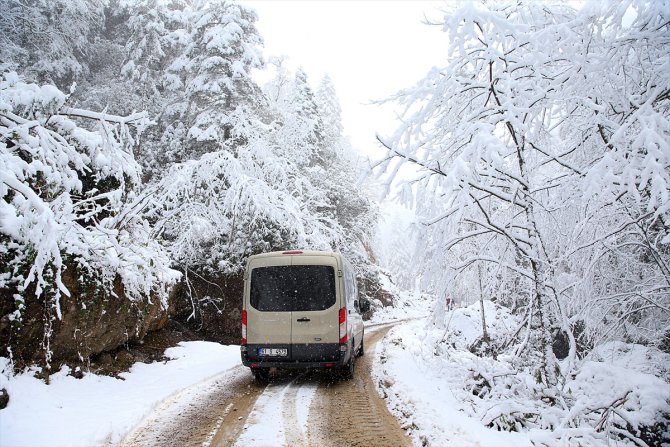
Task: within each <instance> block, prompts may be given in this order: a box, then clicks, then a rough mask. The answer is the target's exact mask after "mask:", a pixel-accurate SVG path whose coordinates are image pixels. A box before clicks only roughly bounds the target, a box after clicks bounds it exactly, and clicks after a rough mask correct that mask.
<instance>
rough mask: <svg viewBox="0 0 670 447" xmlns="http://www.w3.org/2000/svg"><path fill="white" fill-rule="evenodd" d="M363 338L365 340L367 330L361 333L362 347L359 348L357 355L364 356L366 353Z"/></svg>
mask: <svg viewBox="0 0 670 447" xmlns="http://www.w3.org/2000/svg"><path fill="white" fill-rule="evenodd" d="M363 340H365V331H363V334H362V335H361V347H360V348H358V353H357V354H356V356H357V357H363V356H364V355H365V345H363Z"/></svg>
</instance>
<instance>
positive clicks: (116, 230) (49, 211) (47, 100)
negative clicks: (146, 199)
mask: <svg viewBox="0 0 670 447" xmlns="http://www.w3.org/2000/svg"><path fill="white" fill-rule="evenodd" d="M66 100H67V96H66V95H65V94H64V93H62V92H61V91H59V90H58V89H57V88H56V87H54V86H51V85H45V86H38V85H36V84H27V83H24V82H22V81H21V79H20V78H19V77H18V76H17V75H16V73H14V72H6V73H3V74H2V77H1V78H0V137H1V140H0V155H1V158H0V167H1V169H0V197H2V200H1V201H0V237H1V239H0V240H1V241H2V245H0V250H1V251H0V257H1V259H2V261H3V270H2V272H1V273H0V274H1V276H0V287H2V288H15V290H17V291H18V292H19V294H18V295H15V297H16V299H17V300H19V301H21V302H25V300H29V299H33V298H34V297H33V296H29V294H26V293H24V292H25V291H26V290H27V289H28V288H29V287H30V286H34V296H35V297H40V296H41V295H43V294H45V293H46V294H47V297H46V300H47V301H48V302H51V301H50V300H52V299H53V302H51V304H53V306H54V309H55V311H56V314H57V315H58V316H59V317H60V315H61V309H60V305H59V300H60V296H61V294H66V295H69V291H68V290H67V288H66V287H65V285H64V284H63V283H62V282H61V274H62V271H63V269H64V268H66V266H67V265H66V264H69V265H70V266H71V267H72V266H77V268H81V269H82V270H83V271H86V272H87V273H88V274H90V275H91V276H93V277H95V278H96V280H97V281H98V282H99V284H100V285H101V286H102V287H109V288H111V283H112V282H113V281H114V279H115V278H116V276H117V275H119V276H120V277H121V279H122V282H123V285H124V287H125V291H126V293H127V294H128V296H129V297H130V298H131V299H150V298H149V296H150V295H152V294H155V296H158V297H159V298H160V299H161V300H162V302H163V304H164V306H166V307H167V295H166V287H167V286H168V285H169V284H170V283H172V282H174V281H175V280H176V279H177V278H178V274H177V273H176V272H174V271H173V270H170V269H169V262H170V261H169V259H168V258H167V256H166V255H165V252H164V251H163V250H162V249H161V248H160V246H159V245H158V244H157V243H156V242H155V241H154V240H153V239H152V238H151V235H150V229H149V227H148V224H147V222H146V221H145V220H143V219H142V218H141V217H139V216H137V215H136V214H135V213H134V212H133V206H134V203H133V197H134V196H135V194H134V191H135V189H136V187H137V185H139V182H140V168H139V166H138V164H137V163H136V162H135V160H134V159H133V156H132V153H131V151H130V148H131V147H132V145H133V144H134V139H135V138H137V135H138V134H137V132H135V131H131V130H130V129H129V126H133V127H135V128H141V127H143V126H144V125H145V124H146V122H147V119H146V116H145V114H136V115H134V116H128V117H118V116H110V115H104V114H98V113H93V112H89V111H85V110H79V109H72V108H68V107H66V106H65V103H66ZM74 117H85V118H88V119H93V120H95V121H97V124H96V125H95V126H94V128H93V129H92V130H88V129H85V128H83V127H81V126H80V125H78V124H77V122H76V121H75V119H74ZM67 261H71V262H70V263H68V262H67ZM18 307H19V310H20V308H21V307H22V306H21V305H19V306H18ZM18 316H19V315H17V317H18Z"/></svg>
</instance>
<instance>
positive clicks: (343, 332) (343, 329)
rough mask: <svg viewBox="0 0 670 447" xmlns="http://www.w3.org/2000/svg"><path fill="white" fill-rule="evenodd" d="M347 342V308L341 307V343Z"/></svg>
mask: <svg viewBox="0 0 670 447" xmlns="http://www.w3.org/2000/svg"><path fill="white" fill-rule="evenodd" d="M346 343H347V308H346V307H342V308H340V344H341V345H344V344H346Z"/></svg>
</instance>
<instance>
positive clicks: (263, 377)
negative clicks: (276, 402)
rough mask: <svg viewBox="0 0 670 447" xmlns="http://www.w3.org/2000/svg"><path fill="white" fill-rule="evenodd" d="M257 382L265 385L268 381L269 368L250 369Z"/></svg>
mask: <svg viewBox="0 0 670 447" xmlns="http://www.w3.org/2000/svg"><path fill="white" fill-rule="evenodd" d="M251 373H252V374H253V375H254V379H256V381H257V382H261V383H267V382H268V381H269V380H270V368H251Z"/></svg>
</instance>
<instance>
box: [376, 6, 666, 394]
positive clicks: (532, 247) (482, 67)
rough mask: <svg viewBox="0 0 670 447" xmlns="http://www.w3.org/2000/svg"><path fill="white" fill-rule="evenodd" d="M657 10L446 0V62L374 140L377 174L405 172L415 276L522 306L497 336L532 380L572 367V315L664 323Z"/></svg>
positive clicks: (616, 333)
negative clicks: (515, 320) (414, 221)
mask: <svg viewBox="0 0 670 447" xmlns="http://www.w3.org/2000/svg"><path fill="white" fill-rule="evenodd" d="M669 18H670V16H669V15H668V10H667V7H665V6H664V5H662V4H660V3H655V2H645V1H632V2H626V3H619V2H590V3H587V4H585V5H584V6H583V7H582V8H581V9H580V10H575V9H574V8H573V7H571V6H569V5H566V4H562V3H558V4H555V5H554V4H548V3H535V2H528V3H524V2H518V3H483V4H479V3H467V4H461V5H459V6H458V7H457V8H455V9H454V10H452V11H450V12H448V13H447V14H446V15H445V19H444V22H443V24H442V25H443V29H444V31H445V32H447V33H448V41H449V59H448V61H447V62H446V64H445V65H444V66H442V67H439V68H434V69H433V70H432V71H431V72H430V73H429V74H428V75H427V76H426V78H425V79H423V80H422V81H420V82H419V83H417V85H416V86H415V87H413V88H409V89H407V90H404V91H402V92H400V93H399V94H398V95H397V96H396V97H395V98H394V99H395V100H397V101H398V102H399V103H400V104H401V105H402V107H403V115H402V125H401V126H400V127H399V129H398V131H397V132H396V133H395V134H394V135H392V136H390V137H388V138H382V137H380V141H381V142H382V144H383V145H384V146H386V147H387V148H388V150H389V156H388V157H387V158H385V159H384V160H382V161H381V162H380V163H379V166H383V167H384V168H386V169H387V170H388V171H390V173H391V174H390V175H391V176H393V175H394V174H395V173H397V172H398V169H399V165H400V164H402V163H411V164H413V165H414V166H416V167H417V168H418V169H419V171H418V172H419V173H418V174H417V175H416V176H415V177H414V178H412V179H411V180H409V181H404V182H403V191H404V192H406V193H410V194H411V195H412V196H413V199H414V200H415V203H417V208H418V212H419V214H420V215H422V216H423V218H424V227H425V232H424V234H423V235H422V240H423V243H422V244H420V247H419V250H421V251H422V252H423V253H424V254H425V256H426V259H427V260H429V262H427V263H426V266H425V267H424V268H423V270H424V272H423V273H424V279H425V280H426V281H430V282H433V283H441V284H446V285H448V287H450V288H453V289H455V290H456V291H457V292H458V293H459V294H462V295H463V296H465V297H466V298H468V299H469V300H470V301H473V300H474V299H476V298H479V293H480V291H483V293H485V294H487V295H488V296H490V297H496V298H498V299H499V301H500V302H502V303H505V304H507V305H514V306H516V307H517V308H519V311H520V312H523V314H524V315H525V316H524V319H523V324H522V325H521V327H519V330H518V331H516V332H515V337H514V338H513V339H512V340H507V341H502V342H501V345H500V348H501V349H512V350H513V351H514V352H516V353H517V354H519V355H522V356H524V355H525V356H527V357H528V359H529V360H530V361H529V362H528V364H529V365H532V364H535V365H537V369H536V372H537V378H538V380H539V381H540V382H541V383H542V384H544V385H545V386H549V387H552V386H554V385H557V384H558V383H559V382H560V381H561V375H562V374H564V375H565V374H571V372H572V368H573V367H575V364H576V362H577V360H578V357H579V354H580V353H579V352H578V346H577V340H575V337H574V333H575V332H576V328H577V327H582V326H581V325H583V324H585V325H586V328H587V333H588V334H589V335H590V341H591V342H592V343H593V342H596V341H602V339H603V338H616V337H630V338H632V339H633V340H635V341H638V342H640V341H642V342H651V343H659V342H660V340H661V339H662V338H663V336H664V335H665V334H666V333H667V331H668V327H669V326H668V325H669V324H670V312H669V311H668V309H669V308H670V288H669V287H668V286H669V284H670V282H669V281H670V275H668V273H669V271H668V269H667V266H668V265H669V264H668V263H669V261H670V256H669V255H670V252H669V247H668V244H669V243H670V237H669V235H670V226H668V224H667V222H668V218H670V215H669V207H670V194H669V191H670V150H669V149H670V148H669V142H670V125H669V124H670V120H669V118H670V115H669V113H668V112H669V109H668V107H669V106H670V74H669V73H670V72H669V71H668V70H667V67H668V66H669V65H668V64H669V63H670V39H668V35H670V34H669V25H668V24H669V23H670V22H669V21H668V19H669ZM445 267H447V268H445ZM480 280H481V286H480V285H479V284H478V283H479V281H480ZM623 328H625V331H624V330H623ZM559 332H560V333H563V334H564V335H565V336H566V337H567V338H568V342H569V346H570V349H569V354H568V357H567V360H566V362H562V363H561V364H559V363H558V362H557V359H556V357H555V355H554V352H553V349H552V341H553V337H554V335H555V334H556V333H559ZM624 332H625V333H624ZM584 346H585V345H582V348H584ZM582 354H583V352H582Z"/></svg>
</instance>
